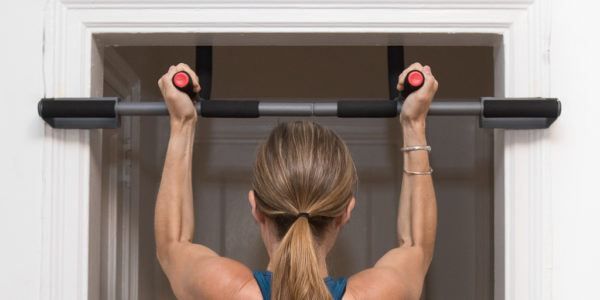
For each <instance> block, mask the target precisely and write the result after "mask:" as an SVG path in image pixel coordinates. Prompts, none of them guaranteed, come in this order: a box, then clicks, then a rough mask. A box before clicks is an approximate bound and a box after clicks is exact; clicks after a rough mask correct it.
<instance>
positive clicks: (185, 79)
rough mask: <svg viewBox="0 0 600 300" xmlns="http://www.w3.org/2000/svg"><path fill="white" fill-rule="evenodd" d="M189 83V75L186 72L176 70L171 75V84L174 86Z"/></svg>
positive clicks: (181, 86)
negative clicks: (175, 72) (173, 74)
mask: <svg viewBox="0 0 600 300" xmlns="http://www.w3.org/2000/svg"><path fill="white" fill-rule="evenodd" d="M189 83H190V75H188V74H187V73H186V72H177V74H175V76H173V84H174V85H175V86H176V87H179V88H184V87H186V86H187V85H188V84H189Z"/></svg>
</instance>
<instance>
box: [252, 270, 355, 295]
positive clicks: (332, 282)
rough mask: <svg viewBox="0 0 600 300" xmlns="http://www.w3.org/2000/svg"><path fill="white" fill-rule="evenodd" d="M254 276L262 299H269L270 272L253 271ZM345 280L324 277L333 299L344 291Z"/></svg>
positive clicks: (342, 278)
mask: <svg viewBox="0 0 600 300" xmlns="http://www.w3.org/2000/svg"><path fill="white" fill-rule="evenodd" d="M252 274H254V278H255V279H256V282H257V283H258V287H259V288H260V292H261V294H262V296H263V299H265V300H270V299H271V275H272V273H271V272H269V271H253V272H252ZM346 282H347V279H346V278H345V277H340V278H337V279H334V278H332V277H330V276H327V278H325V284H326V285H327V288H328V289H329V292H331V296H333V300H341V299H342V296H343V295H344V292H346Z"/></svg>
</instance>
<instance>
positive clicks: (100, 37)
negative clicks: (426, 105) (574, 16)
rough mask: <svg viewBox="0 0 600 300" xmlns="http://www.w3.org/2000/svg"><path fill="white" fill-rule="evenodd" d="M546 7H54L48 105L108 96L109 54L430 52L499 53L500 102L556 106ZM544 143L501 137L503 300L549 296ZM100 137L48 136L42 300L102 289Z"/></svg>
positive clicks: (55, 2)
mask: <svg viewBox="0 0 600 300" xmlns="http://www.w3.org/2000/svg"><path fill="white" fill-rule="evenodd" d="M548 6H549V0H527V1H525V0H479V1H477V0H448V1H440V0H425V1H419V0H396V1H391V0H378V1H357V0H347V1H342V0H322V1H316V0H305V1H299V0H297V1H294V0H281V1H274V0H262V1H250V0H231V1H199V0H177V1H164V0H163V1H158V0H120V1H119V0H95V1H92V0H49V1H48V4H47V9H46V13H45V17H46V21H45V31H44V59H43V62H44V70H45V71H44V72H45V73H44V81H45V86H46V91H45V94H46V95H47V97H77V96H79V97H81V96H98V95H101V94H102V80H103V76H102V75H103V70H102V57H103V53H102V52H103V51H102V48H103V46H104V45H114V44H118V45H198V44H208V45H210V44H213V45H239V44H260V45H273V44H286V45H290V44H298V45H306V44H338V45H344V44H352V45H356V44H364V45H375V44H377V45H388V44H402V45H424V44H429V45H488V46H495V48H496V50H497V51H496V59H495V61H496V94H497V95H506V96H547V95H548V94H549V82H550V80H549V61H548V57H549V53H548V49H549V36H550V35H549V28H548V26H549V13H550V10H549V7H548ZM239 33H252V34H239ZM290 33H294V34H297V35H293V36H292V35H290ZM316 33H319V34H316ZM340 33H344V34H340ZM442 84H443V83H442ZM40 122H41V120H40ZM547 135H548V134H547V131H544V130H527V131H501V130H497V131H496V132H495V169H494V172H495V191H496V195H495V214H496V216H495V217H496V226H495V227H496V228H495V237H496V240H495V272H496V279H495V283H496V289H495V298H496V299H504V298H506V299H548V298H550V297H551V295H550V292H549V291H551V284H552V282H551V279H550V278H551V277H550V275H551V274H550V269H551V248H550V246H551V244H552V243H551V242H552V241H551V240H550V239H551V230H552V228H551V226H550V224H551V223H550V217H551V207H550V206H549V205H550V203H551V198H550V196H551V195H550V194H549V193H548V191H549V190H550V185H551V183H552V170H551V163H550V155H549V148H548V141H547ZM98 136H99V135H98V134H96V133H94V132H93V131H92V132H90V131H88V130H54V129H52V128H50V127H49V126H46V129H45V142H44V151H43V153H44V154H43V155H44V185H43V195H44V196H43V197H44V202H43V203H44V207H43V221H42V222H43V241H42V246H43V251H42V267H41V282H42V285H41V293H40V294H41V295H42V298H43V299H86V298H94V297H95V296H94V295H91V294H90V293H91V291H90V283H89V282H88V281H89V280H90V278H98V277H97V276H96V273H97V272H98V270H97V269H98V268H97V266H96V264H95V263H92V262H93V261H96V258H95V257H92V256H94V255H96V251H91V249H90V240H93V239H92V237H91V236H92V235H94V234H95V232H96V231H95V230H96V228H94V227H96V226H94V224H97V222H96V221H94V220H97V217H98V216H97V214H98V213H99V212H98V211H97V210H95V209H93V208H94V207H95V206H94V205H93V201H97V197H98V195H99V184H98V183H99V178H98V174H99V172H98V170H99V167H100V164H101V159H100V157H101V156H100V155H99V154H101V153H99V150H98V149H97V148H98V147H97V145H98ZM440 201H443V199H440ZM92 290H93V289H92Z"/></svg>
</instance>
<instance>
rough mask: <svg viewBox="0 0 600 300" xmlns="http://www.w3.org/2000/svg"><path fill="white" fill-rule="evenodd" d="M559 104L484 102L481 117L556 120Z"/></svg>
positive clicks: (536, 101) (520, 101) (551, 102)
mask: <svg viewBox="0 0 600 300" xmlns="http://www.w3.org/2000/svg"><path fill="white" fill-rule="evenodd" d="M559 115H560V102H558V100H557V99H544V100H532V99H529V100H526V99H523V100H485V101H483V116H484V117H486V118H557V117H558V116H559Z"/></svg>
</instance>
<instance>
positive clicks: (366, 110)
mask: <svg viewBox="0 0 600 300" xmlns="http://www.w3.org/2000/svg"><path fill="white" fill-rule="evenodd" d="M397 115H398V102H397V101H368V100H365V101H361V100H346V101H338V103H337V116H338V117H340V118H392V117H395V116H397Z"/></svg>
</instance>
